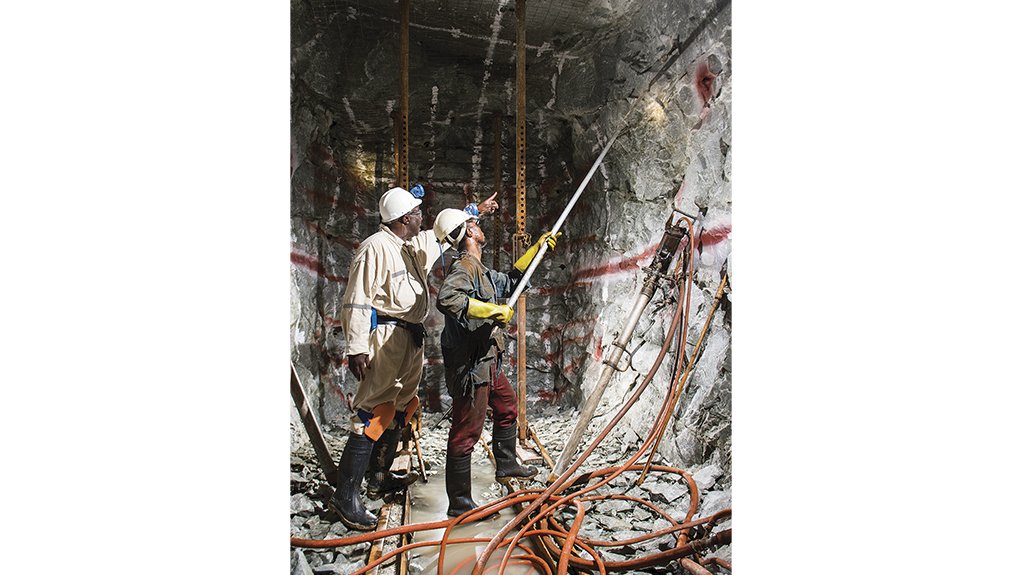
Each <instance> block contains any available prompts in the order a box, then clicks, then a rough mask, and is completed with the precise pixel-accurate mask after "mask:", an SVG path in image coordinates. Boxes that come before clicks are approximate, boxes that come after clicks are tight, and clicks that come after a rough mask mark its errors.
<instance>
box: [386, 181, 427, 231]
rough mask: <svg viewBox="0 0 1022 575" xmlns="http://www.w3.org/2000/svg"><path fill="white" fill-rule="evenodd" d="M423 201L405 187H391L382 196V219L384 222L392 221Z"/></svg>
mask: <svg viewBox="0 0 1022 575" xmlns="http://www.w3.org/2000/svg"><path fill="white" fill-rule="evenodd" d="M421 203H422V200H420V199H418V198H416V197H414V196H412V195H411V194H410V193H408V190H406V189H404V188H391V189H389V190H387V191H386V192H385V193H384V194H383V195H382V196H380V219H382V220H383V223H385V224H386V223H388V222H392V221H394V220H396V219H398V218H400V217H401V216H403V215H405V214H407V213H408V212H410V211H412V210H414V209H415V206H417V205H419V204H421Z"/></svg>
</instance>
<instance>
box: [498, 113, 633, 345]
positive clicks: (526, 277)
mask: <svg viewBox="0 0 1022 575" xmlns="http://www.w3.org/2000/svg"><path fill="white" fill-rule="evenodd" d="M620 134H621V130H618V132H617V133H616V134H614V135H613V136H612V137H611V138H610V141H608V142H607V145H606V146H604V147H603V151H602V152H600V156H599V157H598V158H596V161H595V162H593V167H591V168H589V173H588V174H586V177H585V178H583V179H582V183H580V184H579V185H578V189H577V190H575V195H573V196H571V200H569V201H568V205H567V207H565V208H564V211H563V212H561V217H560V218H557V223H555V224H554V227H553V228H551V229H550V231H551V233H553V234H557V232H558V231H560V229H561V225H563V224H564V220H566V219H568V214H570V213H571V209H572V208H574V207H575V202H577V201H578V197H579V196H581V195H582V190H585V189H586V185H588V184H589V180H591V179H592V178H593V174H594V173H596V168H598V167H600V163H601V162H603V157H604V156H606V155H607V152H608V151H609V150H610V147H611V145H613V144H614V140H617V137H618V136H619V135H620ZM546 250H547V245H546V242H544V243H543V244H541V245H540V246H539V251H538V252H536V257H534V258H533V259H532V263H530V264H529V267H528V268H526V269H525V274H524V275H523V276H522V279H521V280H520V281H519V282H518V287H516V288H515V291H514V293H512V294H511V297H510V298H508V301H509V304H508V305H510V306H511V307H514V302H515V301H516V300H517V299H518V296H519V295H521V294H522V292H523V291H524V290H525V284H526V283H528V281H529V278H531V277H532V274H533V272H535V271H536V267H537V266H539V262H540V261H541V260H542V259H543V255H544V254H546ZM519 337H521V335H520V334H519Z"/></svg>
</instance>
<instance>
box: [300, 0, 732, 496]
mask: <svg viewBox="0 0 1022 575" xmlns="http://www.w3.org/2000/svg"><path fill="white" fill-rule="evenodd" d="M610 5H611V6H614V5H617V6H618V9H619V10H618V12H617V13H615V14H613V16H614V18H615V20H614V25H608V27H607V31H606V33H604V34H597V35H588V36H577V37H571V36H567V37H565V38H563V39H562V41H559V42H557V43H555V45H553V46H549V47H545V49H540V50H539V51H538V53H535V56H534V55H533V54H534V53H530V56H529V57H530V59H529V61H528V62H529V74H530V75H529V85H528V91H527V94H528V103H527V110H528V113H527V116H528V126H527V134H528V149H527V163H528V168H527V178H526V179H527V198H528V219H527V231H528V232H530V233H532V234H533V236H534V237H535V235H537V234H538V233H539V232H541V231H543V230H545V229H549V228H550V226H552V225H553V223H554V221H556V218H557V217H558V216H559V215H560V212H561V210H562V209H563V207H564V206H565V205H566V203H567V201H568V199H569V198H570V196H571V194H572V193H573V192H574V191H575V189H576V187H577V186H578V184H579V182H580V181H581V179H582V178H583V176H584V175H585V174H586V172H587V171H588V170H589V168H590V166H591V165H592V163H593V161H594V160H595V159H596V157H597V155H598V154H599V152H600V150H601V149H602V148H603V146H604V144H605V143H606V142H607V140H608V139H609V138H610V137H611V135H612V134H614V133H615V132H616V131H617V130H619V129H621V128H627V129H626V130H625V131H624V133H622V135H621V136H620V137H619V138H618V140H617V142H616V143H615V144H614V145H613V147H612V148H611V150H610V152H609V153H608V155H607V157H606V159H605V161H604V162H603V164H602V165H601V166H600V167H599V169H598V170H597V172H596V174H595V175H594V177H593V179H592V181H591V182H590V184H589V185H588V187H587V189H586V191H585V192H584V193H583V195H582V197H581V199H580V200H579V202H578V204H577V205H576V206H575V208H574V210H573V212H572V215H571V217H570V218H569V220H568V221H567V223H566V224H565V226H564V228H563V231H564V236H563V238H562V240H561V241H560V242H559V244H558V248H557V250H556V251H555V252H553V253H552V254H550V255H548V257H547V258H546V259H545V260H544V262H543V264H542V266H541V268H540V270H539V271H538V272H537V274H536V276H534V279H533V284H534V288H533V289H532V290H531V291H530V292H529V300H528V308H527V309H528V312H527V330H526V334H524V336H522V335H521V334H517V333H515V330H514V329H512V332H511V334H512V336H513V337H515V338H517V340H518V341H522V339H524V341H525V345H526V346H527V354H528V364H527V366H526V369H527V372H526V373H527V378H528V381H529V388H528V389H529V393H528V399H529V401H530V402H533V403H536V402H540V403H544V404H555V405H560V406H562V407H564V408H567V407H571V406H574V405H576V404H577V403H578V402H579V401H580V400H581V399H582V398H584V397H585V395H586V394H587V393H588V392H589V391H590V390H591V386H592V385H593V384H594V383H595V381H596V378H597V375H598V373H599V370H600V365H601V364H600V361H601V360H602V358H603V356H604V353H605V350H606V349H607V348H608V346H609V345H610V343H611V342H612V341H613V339H614V337H615V335H616V331H617V330H619V329H620V328H621V326H622V324H623V323H624V319H625V316H626V315H627V313H628V311H629V309H630V307H631V303H632V301H633V299H634V297H635V294H636V293H637V291H638V287H639V284H640V282H641V279H642V272H641V268H642V267H643V266H644V265H646V264H647V263H648V261H649V259H650V257H651V255H652V251H653V249H654V248H655V247H656V245H657V243H658V242H659V240H660V237H661V235H662V232H663V225H664V221H665V220H666V218H667V217H668V215H669V214H670V212H671V208H672V206H673V207H677V208H679V209H681V210H683V211H685V212H686V213H689V214H697V215H698V216H699V217H700V227H699V230H697V232H698V233H697V237H698V239H699V241H698V243H697V246H698V247H699V252H698V260H697V266H696V267H697V271H696V275H695V289H694V293H693V295H692V307H691V309H692V319H691V321H690V328H689V333H688V341H689V347H688V349H689V351H690V352H691V350H692V345H693V344H694V343H695V340H696V338H697V337H698V335H699V332H700V330H701V328H702V325H703V322H704V320H705V318H706V316H707V313H708V309H709V305H710V302H711V300H712V298H713V295H714V293H715V292H716V289H717V286H718V285H719V282H720V280H721V269H722V267H723V266H724V264H725V261H726V260H727V257H728V255H729V253H730V230H731V226H730V214H731V184H730V165H731V154H730V148H731V144H730V141H731V56H730V54H731V47H730V43H731V42H730V7H729V4H727V3H716V4H714V3H711V2H697V3H695V4H682V3H679V2H671V1H667V0H660V1H657V2H616V3H610ZM292 6H293V19H294V21H295V22H294V25H293V30H292V42H293V54H294V58H293V66H292V69H293V78H292V86H293V90H292V98H293V123H292V151H291V152H292V213H291V217H292V256H291V257H292V293H293V295H292V337H293V342H294V347H293V352H292V356H293V359H294V360H295V362H296V365H298V369H299V374H300V376H301V377H302V379H303V382H304V383H305V385H306V387H307V388H308V389H309V393H310V396H311V397H312V398H313V404H314V405H317V406H318V409H319V412H320V413H319V414H320V416H321V419H322V420H323V422H324V424H325V425H326V426H327V427H333V426H338V425H343V424H344V420H345V419H346V417H347V407H346V404H345V399H344V398H345V395H346V394H350V393H353V392H354V386H355V382H353V381H352V378H351V376H350V374H349V373H348V372H347V370H346V369H345V368H344V365H343V359H344V343H343V334H341V333H340V332H339V330H338V329H337V327H336V325H337V323H336V317H337V312H338V307H339V300H340V296H341V294H342V293H343V290H344V286H345V283H346V276H347V269H348V265H349V263H350V257H351V253H352V252H353V250H354V248H355V247H357V245H358V242H359V241H360V240H361V239H363V238H364V237H366V236H368V235H369V234H371V233H373V232H374V231H375V229H376V225H377V223H378V221H379V220H378V214H377V213H376V202H377V199H378V198H379V195H380V194H381V193H382V192H383V191H385V190H386V189H387V188H389V187H390V185H391V182H392V180H393V174H394V163H393V150H392V147H390V144H389V143H386V142H385V141H383V140H381V139H380V135H381V134H382V135H383V136H386V135H387V134H389V133H392V127H391V126H390V125H387V124H386V123H383V124H380V123H379V122H377V121H376V120H373V121H369V120H364V119H363V117H362V115H361V113H360V112H359V110H362V109H364V108H360V106H365V104H364V100H365V101H367V100H375V101H376V102H377V107H381V108H388V107H392V106H393V105H394V102H395V101H396V100H397V89H396V79H395V78H396V76H395V75H396V63H397V62H396V49H395V44H394V43H393V42H392V41H391V40H392V39H391V40H388V41H387V42H381V43H380V44H377V43H369V44H366V42H365V40H364V38H362V39H359V38H357V37H355V36H354V35H353V32H352V30H351V29H349V28H346V26H347V25H348V23H349V20H347V19H345V18H343V17H339V18H334V20H332V21H331V22H330V25H328V26H323V27H319V28H317V27H315V26H314V25H313V24H312V22H311V19H309V18H308V17H307V13H306V12H305V11H303V10H305V9H304V8H303V4H302V3H301V2H296V3H293V5H292ZM612 12H613V10H612ZM356 40H357V41H356ZM381 44H382V47H381ZM388 51H389V52H388ZM392 52H393V53H392ZM337 62H343V63H344V64H343V66H340V65H339V64H337ZM411 62H412V68H413V70H415V69H416V66H417V65H418V66H429V70H430V76H431V78H432V79H431V81H429V82H419V83H416V82H414V81H413V86H412V91H411V101H412V102H413V106H412V114H411V115H412V120H411V128H410V132H411V138H412V139H411V158H410V170H409V171H410V178H411V181H412V182H421V183H423V184H424V185H425V186H426V188H427V190H428V194H427V198H426V206H427V210H426V218H424V221H425V224H424V225H430V224H431V223H432V219H431V216H432V214H435V213H436V212H438V211H439V210H440V209H442V208H444V207H460V206H461V205H464V203H465V201H466V200H467V199H472V198H475V199H482V198H485V197H486V196H488V195H489V194H490V193H491V191H492V190H494V189H495V187H494V184H493V180H494V176H493V166H494V160H495V158H494V150H493V141H494V139H495V137H494V134H495V133H498V132H496V124H495V120H494V118H495V116H500V115H502V116H503V119H502V120H501V122H502V123H501V126H500V132H499V134H500V139H501V143H502V145H501V150H502V162H501V163H502V167H503V178H502V185H501V187H500V189H499V192H500V195H499V199H500V200H501V204H502V205H503V207H504V210H502V212H501V213H500V214H499V215H498V218H499V223H500V224H501V225H502V226H503V233H496V230H494V229H493V228H492V227H487V228H486V229H487V232H488V234H489V235H490V236H491V245H490V246H488V248H487V249H488V250H489V251H490V255H489V256H488V257H491V258H494V257H496V258H499V262H498V266H497V267H500V268H502V269H507V268H508V267H509V265H510V261H511V248H510V234H511V233H512V232H513V231H514V229H513V228H514V209H513V208H514V161H515V148H514V144H515V136H514V98H513V94H514V92H513V83H512V82H511V81H510V80H505V79H500V78H501V77H500V75H499V74H498V72H500V70H498V68H499V63H498V64H497V65H492V66H491V63H484V62H479V63H476V64H474V65H473V64H472V63H470V62H466V61H459V62H457V63H456V65H455V64H450V63H446V64H447V65H445V62H443V61H442V60H441V59H439V58H438V57H437V56H436V55H435V54H430V53H429V52H428V50H427V49H426V48H423V47H416V45H414V43H413V50H412V54H411ZM473 66H474V67H473ZM487 66H490V68H487ZM505 67H506V66H505ZM664 68H665V70H664V72H663V74H662V75H660V76H659V77H658V78H657V80H656V82H654V83H653V85H652V87H651V89H650V94H648V95H647V94H644V91H645V88H646V86H647V84H649V82H650V81H652V80H653V79H654V77H657V75H658V72H660V71H661V69H664ZM487 71H488V72H489V74H487V73H486V72H487ZM504 72H506V70H505V71H504ZM484 77H488V78H489V80H488V81H486V82H483V81H482V80H481V79H482V78H484ZM508 77H510V76H508ZM483 84H485V86H484V85H483ZM353 85H357V86H355V87H352V86H353ZM370 86H371V87H370ZM481 89H482V90H483V97H480V90H481ZM360 90H361V91H363V92H366V94H364V95H363V96H360V97H359V99H358V100H359V101H358V102H356V101H353V100H352V99H350V98H349V99H348V100H345V97H339V96H338V95H339V94H359V93H361V92H359V91H360ZM369 92H371V93H369ZM352 98H354V96H352ZM359 102H362V103H361V104H360V103H359ZM391 109H392V108H391ZM388 111H389V110H388ZM366 113H367V114H368V112H366ZM366 117H370V116H366ZM372 117H373V118H378V116H372ZM383 117H386V115H385V114H384V116H383ZM381 142H382V143H381ZM496 223H497V222H495V221H494V220H493V219H491V220H490V221H489V222H485V221H484V225H485V226H493V225H495V224H496ZM498 247H499V249H498ZM487 263H491V264H492V263H494V261H493V259H490V260H489V261H487ZM440 277H441V275H440V272H439V270H437V271H436V273H435V274H434V278H433V279H434V281H435V283H436V285H434V289H435V288H436V287H437V286H438V285H439V281H440ZM664 297H665V296H664V295H663V294H662V293H661V294H659V295H658V296H657V297H656V298H655V299H654V301H653V303H652V304H651V305H650V307H649V311H648V313H647V317H646V318H644V319H643V320H642V321H641V322H640V324H639V327H638V329H637V330H636V337H635V338H634V339H633V341H632V345H631V348H637V350H636V351H635V354H634V357H633V359H632V363H631V365H632V369H629V370H628V371H627V372H626V373H621V374H618V375H617V376H616V377H615V379H614V380H613V382H612V384H611V387H610V389H609V390H608V392H607V395H606V397H605V400H604V403H603V407H602V408H601V412H603V411H607V410H609V409H610V408H611V407H612V406H616V405H619V403H620V399H621V398H622V397H624V396H625V394H626V391H627V389H628V388H629V387H630V386H631V385H632V384H634V383H635V382H636V381H637V380H639V379H641V377H642V375H644V373H645V369H644V368H648V367H649V365H650V364H651V363H652V360H653V358H654V356H655V355H656V352H657V351H658V348H659V346H660V344H661V343H662V341H663V337H664V331H665V329H666V327H667V322H668V321H669V319H670V313H671V311H672V307H671V306H670V305H666V304H665V302H664ZM730 321H731V318H730V296H728V297H727V298H725V301H724V302H723V304H722V306H721V309H720V310H719V311H718V313H717V315H716V316H715V317H714V320H713V324H712V327H711V330H710V332H709V333H708V336H707V339H706V341H705V342H704V349H703V351H702V353H701V355H700V356H699V359H698V363H697V365H696V368H695V369H694V372H693V375H692V377H691V380H690V381H689V383H688V386H687V388H686V392H685V394H684V395H683V397H682V398H681V402H680V404H679V406H680V407H679V413H678V416H677V418H676V419H675V420H674V423H673V425H674V429H673V432H674V433H673V437H672V438H671V441H667V442H665V444H664V445H662V446H661V448H660V451H661V453H662V455H663V456H664V457H665V458H667V459H668V460H669V461H671V462H673V463H674V464H676V465H680V466H683V467H691V466H702V468H703V469H708V470H709V471H706V472H705V473H708V474H711V475H716V476H720V477H722V478H723V479H722V480H721V482H722V483H724V484H729V482H730V451H731V450H730V441H731V440H730V436H731V433H730V390H731V385H730ZM428 327H429V332H430V336H429V338H428V340H427V343H426V358H427V359H426V361H427V365H426V368H425V373H424V381H423V389H424V390H425V389H430V388H433V389H441V390H442V389H443V385H442V372H441V369H442V368H441V365H440V351H439V343H438V340H439V333H440V330H441V328H442V318H441V316H440V315H439V313H435V314H434V315H433V316H431V318H430V320H429V322H428ZM510 351H511V353H509V359H510V362H509V363H510V364H511V365H510V366H509V370H508V371H509V373H508V375H509V377H510V378H511V379H512V381H514V378H515V374H516V370H517V368H518V366H517V365H515V363H516V362H515V353H514V349H513V348H512V349H511V350H510ZM672 361H673V357H671V356H668V359H667V361H665V362H664V366H665V367H663V368H661V370H660V373H659V374H658V375H657V377H656V378H655V379H654V382H653V385H652V386H651V387H650V389H649V390H647V392H646V393H647V397H644V398H643V401H641V402H640V403H639V404H638V405H636V406H635V408H633V410H632V413H630V414H629V416H628V417H627V419H626V420H625V421H624V423H623V428H622V429H623V430H624V429H627V430H628V431H630V432H631V433H634V434H635V435H636V436H637V437H638V436H644V435H645V434H646V431H647V430H648V426H649V421H651V414H652V413H654V412H655V410H656V409H657V407H658V406H659V404H660V401H661V400H662V397H663V394H664V390H665V389H666V386H667V385H668V383H669V381H668V380H669V373H668V372H669V371H670V370H669V366H670V364H671V362H672ZM443 396H444V401H445V402H449V399H448V398H446V392H445V391H444V392H443Z"/></svg>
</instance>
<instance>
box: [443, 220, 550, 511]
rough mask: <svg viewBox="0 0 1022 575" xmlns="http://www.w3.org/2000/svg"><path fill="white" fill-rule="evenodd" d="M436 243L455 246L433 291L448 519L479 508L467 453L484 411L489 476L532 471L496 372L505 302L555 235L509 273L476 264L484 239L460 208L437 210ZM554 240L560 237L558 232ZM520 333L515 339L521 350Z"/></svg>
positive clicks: (512, 403)
mask: <svg viewBox="0 0 1022 575" xmlns="http://www.w3.org/2000/svg"><path fill="white" fill-rule="evenodd" d="M433 233H434V234H436V237H437V240H438V241H440V242H444V243H447V244H450V245H451V246H453V247H455V248H457V250H458V255H457V256H455V257H454V259H453V260H452V261H451V267H450V271H448V272H447V275H446V277H445V279H444V283H443V285H442V286H441V287H440V292H439V293H438V294H437V301H436V306H437V308H438V309H439V310H440V311H441V312H443V314H444V316H445V317H444V331H443V334H442V335H441V337H440V349H441V351H442V352H443V357H444V379H445V380H446V383H447V391H448V392H449V393H450V394H451V399H453V400H454V403H453V405H452V409H451V416H452V419H451V430H450V432H449V433H448V435H447V475H446V481H447V500H448V507H447V515H450V516H452V517H457V516H458V515H461V514H463V513H465V512H467V511H470V510H472V509H474V508H476V507H478V505H477V504H476V502H475V501H474V500H473V499H472V448H473V446H474V445H475V444H476V443H477V442H478V441H479V436H480V434H481V433H482V430H483V422H484V420H485V419H486V408H487V407H490V408H491V409H492V410H493V457H494V460H495V461H496V463H497V469H496V473H495V475H496V478H497V479H502V478H507V477H520V478H530V477H533V476H535V475H536V472H537V471H536V468H535V467H532V466H531V465H522V464H520V463H519V462H518V459H517V456H516V455H515V449H516V446H517V441H518V399H517V397H516V395H515V391H514V389H513V388H512V387H511V384H510V383H509V382H508V380H507V376H506V375H504V372H503V370H502V369H501V361H502V359H503V355H504V347H505V345H504V333H503V329H494V327H497V328H503V326H504V325H506V324H507V323H508V322H509V321H510V320H511V316H512V315H513V314H514V310H512V309H511V307H510V306H508V305H507V304H505V303H499V302H498V300H500V299H505V298H507V297H508V296H510V295H511V294H512V292H514V290H515V287H516V286H517V285H518V282H519V280H521V278H522V276H523V274H524V272H525V270H526V269H527V268H528V267H529V264H530V263H531V262H532V260H533V258H535V257H536V253H537V252H538V251H539V247H540V245H542V244H543V242H546V244H547V247H548V248H549V249H553V248H554V246H555V245H556V243H557V236H552V235H551V234H550V232H546V233H545V234H543V235H542V236H540V238H539V240H538V241H537V242H536V243H535V244H534V245H533V246H532V247H531V248H529V249H528V251H526V252H525V253H524V254H523V255H522V257H520V258H518V261H516V262H515V264H514V268H513V269H512V270H511V271H510V272H509V273H503V272H498V271H495V270H491V269H487V268H486V266H484V265H483V263H482V254H483V246H485V245H486V234H485V233H483V229H482V228H481V227H479V224H478V223H476V218H474V217H472V216H471V215H469V214H466V213H465V212H462V211H460V210H443V211H442V212H440V213H439V214H438V215H437V218H436V223H435V224H434V225H433ZM557 235H560V232H558V234H557ZM524 342H525V335H524V334H519V337H518V344H519V345H523V344H524Z"/></svg>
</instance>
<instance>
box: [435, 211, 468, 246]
mask: <svg viewBox="0 0 1022 575" xmlns="http://www.w3.org/2000/svg"><path fill="white" fill-rule="evenodd" d="M478 219H479V218H477V217H475V216H473V215H472V214H470V213H468V212H466V211H465V210H456V209H454V208H447V209H446V210H442V211H441V212H440V213H439V214H437V216H436V221H435V222H434V223H433V235H435V236H436V240H437V241H438V242H440V243H442V244H448V245H450V246H451V247H455V248H456V247H458V243H459V242H461V239H462V238H464V237H465V231H466V230H467V227H465V226H462V224H464V223H465V222H467V221H469V220H478ZM458 226H461V232H460V233H459V234H458V237H456V238H452V237H450V234H451V232H453V231H454V230H456V229H457V228H458Z"/></svg>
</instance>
